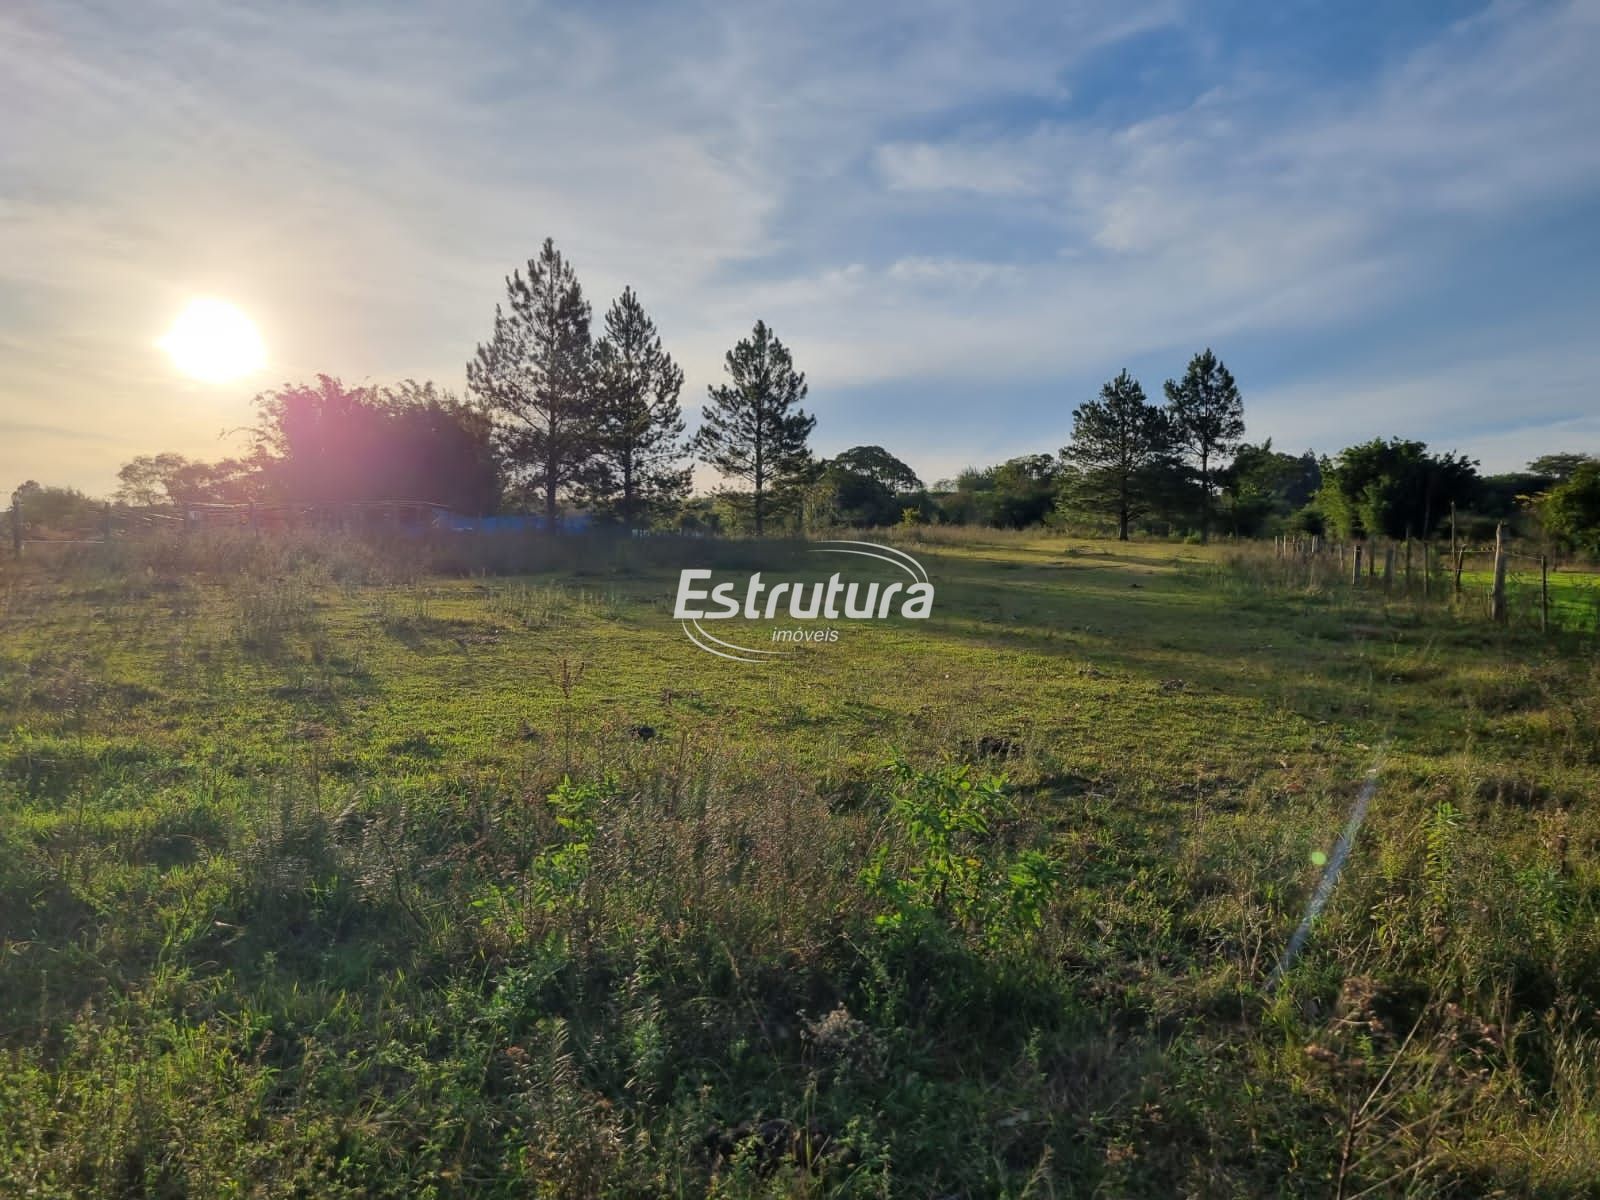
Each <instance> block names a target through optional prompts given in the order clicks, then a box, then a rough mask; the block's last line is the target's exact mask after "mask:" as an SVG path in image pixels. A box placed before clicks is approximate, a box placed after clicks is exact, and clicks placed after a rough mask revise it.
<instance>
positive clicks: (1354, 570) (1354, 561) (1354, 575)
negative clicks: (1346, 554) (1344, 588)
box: [1350, 545, 1361, 587]
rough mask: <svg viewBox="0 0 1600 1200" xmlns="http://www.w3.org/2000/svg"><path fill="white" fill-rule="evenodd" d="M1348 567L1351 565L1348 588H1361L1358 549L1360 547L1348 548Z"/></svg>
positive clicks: (1359, 553) (1359, 551)
mask: <svg viewBox="0 0 1600 1200" xmlns="http://www.w3.org/2000/svg"><path fill="white" fill-rule="evenodd" d="M1350 565H1351V570H1350V586H1351V587H1360V586H1361V547H1360V545H1355V546H1352V547H1350Z"/></svg>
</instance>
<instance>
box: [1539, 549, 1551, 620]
mask: <svg viewBox="0 0 1600 1200" xmlns="http://www.w3.org/2000/svg"><path fill="white" fill-rule="evenodd" d="M1539 632H1540V633H1549V632H1550V556H1549V555H1548V554H1541V555H1539Z"/></svg>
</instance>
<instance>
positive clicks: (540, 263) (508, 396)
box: [467, 238, 599, 533]
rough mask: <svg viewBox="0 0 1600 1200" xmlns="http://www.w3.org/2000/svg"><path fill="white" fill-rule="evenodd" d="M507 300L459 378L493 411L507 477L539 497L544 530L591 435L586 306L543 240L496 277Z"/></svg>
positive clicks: (585, 466) (581, 475) (578, 476)
mask: <svg viewBox="0 0 1600 1200" xmlns="http://www.w3.org/2000/svg"><path fill="white" fill-rule="evenodd" d="M506 294H507V306H508V307H509V311H506V310H505V309H503V308H502V307H501V306H500V305H498V304H497V305H495V310H494V336H493V337H492V338H491V339H490V340H489V342H488V343H487V344H485V345H480V346H479V347H478V352H477V355H476V357H475V358H474V359H473V361H472V362H470V363H468V364H467V385H468V387H470V388H471V389H472V392H473V394H474V395H476V396H477V397H478V398H479V399H480V400H481V401H482V402H483V404H484V406H485V407H486V408H487V409H488V410H489V412H490V413H491V415H492V416H493V417H494V419H495V434H496V443H497V446H498V448H499V451H500V453H501V455H502V457H503V459H504V461H505V463H506V465H507V468H508V471H509V473H510V474H511V475H512V477H513V479H514V480H516V481H517V482H519V483H523V484H526V485H529V486H531V487H532V489H533V490H534V492H535V493H536V494H537V495H539V496H540V497H541V498H542V500H543V506H544V514H545V528H546V529H547V530H548V531H550V532H552V533H553V532H554V531H555V528H556V513H557V507H558V504H559V501H560V498H561V495H562V494H563V493H564V492H566V491H567V490H569V489H570V488H572V487H573V486H574V485H577V484H580V483H582V482H583V481H585V480H586V479H587V478H588V477H589V473H590V471H591V469H592V465H593V463H594V460H595V457H596V453H597V450H598V441H599V434H598V430H597V428H596V422H595V417H594V412H593V405H592V403H591V393H592V383H593V351H592V347H591V345H590V341H589V304H588V302H587V301H586V300H584V298H583V289H582V288H581V287H579V286H578V277H577V275H576V274H575V273H574V272H573V269H572V264H571V263H569V262H567V261H566V259H564V258H563V257H562V256H561V253H560V251H558V250H557V249H556V247H555V243H554V242H553V241H552V240H551V239H550V238H546V239H545V242H544V247H543V249H541V250H540V251H539V257H538V258H535V259H529V260H528V275H527V278H526V279H524V278H523V277H522V273H521V272H520V271H516V272H513V273H512V275H511V277H510V278H509V279H507V280H506Z"/></svg>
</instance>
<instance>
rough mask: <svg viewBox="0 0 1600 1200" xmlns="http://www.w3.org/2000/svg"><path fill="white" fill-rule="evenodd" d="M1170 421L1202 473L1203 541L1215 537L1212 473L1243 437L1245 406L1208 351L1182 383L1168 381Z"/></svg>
mask: <svg viewBox="0 0 1600 1200" xmlns="http://www.w3.org/2000/svg"><path fill="white" fill-rule="evenodd" d="M1166 392H1167V415H1168V417H1169V418H1170V419H1171V421H1172V428H1173V431H1174V433H1175V434H1176V436H1177V440H1178V443H1179V444H1180V445H1181V446H1183V448H1184V450H1185V451H1186V452H1187V453H1188V455H1189V458H1190V460H1191V461H1192V462H1193V463H1194V464H1195V466H1196V467H1197V468H1198V470H1199V477H1200V537H1201V540H1209V538H1210V537H1211V507H1212V498H1213V497H1212V487H1211V477H1212V473H1213V469H1214V468H1216V467H1219V466H1221V465H1222V459H1223V458H1224V457H1226V456H1227V455H1230V454H1232V453H1233V451H1234V450H1235V449H1236V448H1237V447H1238V445H1239V442H1240V440H1241V439H1242V438H1243V437H1244V401H1243V400H1242V399H1240V397H1239V388H1238V385H1237V384H1235V383H1234V381H1233V376H1232V375H1231V374H1230V373H1229V372H1228V368H1227V367H1225V366H1223V365H1222V360H1221V359H1219V358H1218V357H1217V356H1216V355H1215V354H1213V353H1211V349H1210V347H1207V348H1206V349H1205V350H1204V351H1202V352H1201V353H1199V354H1196V355H1195V356H1194V357H1193V358H1191V359H1190V360H1189V367H1188V369H1187V370H1186V371H1184V373H1183V378H1182V379H1181V380H1179V381H1176V382H1175V381H1173V380H1171V379H1169V380H1167V385H1166Z"/></svg>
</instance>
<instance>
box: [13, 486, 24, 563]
mask: <svg viewBox="0 0 1600 1200" xmlns="http://www.w3.org/2000/svg"><path fill="white" fill-rule="evenodd" d="M11 553H13V554H15V555H16V556H17V557H18V558H21V557H22V493H21V492H20V491H17V492H12V493H11Z"/></svg>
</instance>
